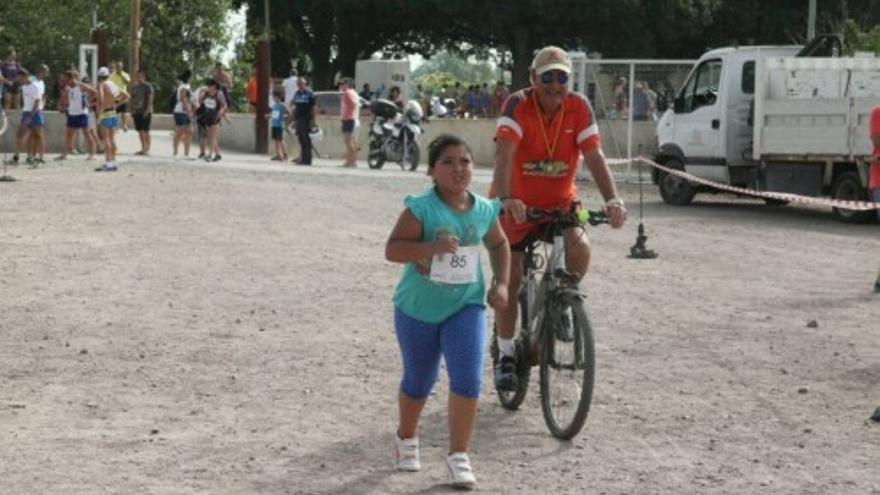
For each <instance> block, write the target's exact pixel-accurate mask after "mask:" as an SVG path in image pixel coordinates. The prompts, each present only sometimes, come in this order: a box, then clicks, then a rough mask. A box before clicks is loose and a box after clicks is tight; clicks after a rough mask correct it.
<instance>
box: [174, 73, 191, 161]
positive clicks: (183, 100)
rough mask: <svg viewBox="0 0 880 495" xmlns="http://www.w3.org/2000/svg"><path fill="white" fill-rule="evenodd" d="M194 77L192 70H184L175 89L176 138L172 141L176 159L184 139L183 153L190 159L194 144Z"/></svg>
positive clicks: (178, 77)
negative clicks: (191, 84) (192, 81)
mask: <svg viewBox="0 0 880 495" xmlns="http://www.w3.org/2000/svg"><path fill="white" fill-rule="evenodd" d="M191 79H192V71H190V70H189V69H187V70H185V71H183V72H182V73H181V74H180V75H179V76H177V80H178V81H179V82H178V85H177V89H176V90H174V98H173V101H174V107H173V108H172V112H173V113H174V139H173V141H172V146H173V154H174V157H173V159H174V160H177V149H178V148H179V146H180V142H181V141H183V155H184V157H185V158H186V159H187V160H189V159H190V157H189V148H190V146H191V145H192V127H191V125H192V115H193V114H192V111H193V108H192V90H191V89H190V87H189V81H190V80H191Z"/></svg>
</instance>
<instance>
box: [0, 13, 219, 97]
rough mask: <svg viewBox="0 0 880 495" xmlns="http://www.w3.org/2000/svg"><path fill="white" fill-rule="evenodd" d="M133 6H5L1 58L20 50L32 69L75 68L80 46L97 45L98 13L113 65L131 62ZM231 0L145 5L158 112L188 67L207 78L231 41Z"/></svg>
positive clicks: (145, 49) (144, 42)
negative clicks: (94, 42) (95, 23)
mask: <svg viewBox="0 0 880 495" xmlns="http://www.w3.org/2000/svg"><path fill="white" fill-rule="evenodd" d="M130 3H131V2H127V1H119V0H2V2H0V51H2V52H3V53H2V54H0V56H3V57H4V58H5V55H6V53H5V52H7V51H8V48H15V49H16V51H17V52H18V55H19V60H20V61H21V63H22V64H23V65H24V66H25V67H27V68H29V69H31V68H34V67H35V66H36V65H38V64H43V63H45V64H46V65H48V66H49V67H50V69H51V70H52V72H53V73H55V74H57V73H58V72H60V71H62V70H65V69H67V68H68V67H70V66H71V64H73V65H75V64H76V63H77V61H78V57H79V45H80V44H82V43H90V42H91V32H92V13H93V12H95V11H96V12H97V20H98V23H99V27H100V28H101V29H104V30H105V31H106V32H107V34H108V37H107V38H108V51H109V54H108V55H109V56H110V59H111V60H123V61H127V60H128V49H129V41H130V34H129V30H130V21H129V19H130V17H129V9H130ZM230 3H231V0H187V1H185V2H181V1H180V0H152V1H149V2H143V3H142V5H143V8H142V19H143V20H142V23H141V25H142V31H141V57H140V60H141V65H142V66H143V67H145V68H147V69H148V70H149V74H150V78H151V80H152V82H154V84H156V85H157V87H158V90H159V91H158V93H157V99H156V101H157V108H156V109H157V110H158V111H160V112H161V111H167V110H166V109H165V108H164V105H163V103H164V102H165V101H167V99H168V98H169V97H170V95H171V92H172V88H173V87H174V80H175V76H176V74H178V73H179V72H180V71H181V70H182V69H183V68H184V67H189V68H191V69H193V72H194V73H196V74H198V75H207V73H208V69H209V68H210V67H211V66H212V65H213V63H214V60H213V56H214V55H215V54H218V53H217V52H218V47H225V46H226V43H227V41H228V39H229V33H228V29H227V27H226V16H227V14H228V13H229V6H230Z"/></svg>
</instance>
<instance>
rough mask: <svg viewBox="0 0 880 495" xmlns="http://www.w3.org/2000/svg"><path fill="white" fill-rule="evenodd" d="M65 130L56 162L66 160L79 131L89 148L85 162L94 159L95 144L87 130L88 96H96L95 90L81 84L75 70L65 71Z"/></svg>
mask: <svg viewBox="0 0 880 495" xmlns="http://www.w3.org/2000/svg"><path fill="white" fill-rule="evenodd" d="M64 91H67V101H68V106H67V129H66V132H65V134H64V149H63V150H62V151H61V155H60V156H59V157H58V158H56V160H58V161H63V160H66V159H67V154H68V153H70V150H71V149H72V148H73V140H74V138H75V137H76V131H81V132H82V134H83V138H84V139H85V141H86V144H87V145H88V147H89V156H88V158H87V160H93V159H94V158H95V147H96V146H97V143H95V140H94V139H92V134H91V133H90V132H88V128H89V101H88V98H89V97H88V95H93V94H96V91H95V88H93V87H91V86H89V85H87V84H83V82H82V81H80V79H79V73H78V72H77V71H75V70H69V71H67V86H65V88H64Z"/></svg>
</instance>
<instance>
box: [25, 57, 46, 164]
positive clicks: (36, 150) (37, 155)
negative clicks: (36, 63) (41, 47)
mask: <svg viewBox="0 0 880 495" xmlns="http://www.w3.org/2000/svg"><path fill="white" fill-rule="evenodd" d="M48 76H49V67H48V66H46V65H41V66H40V67H39V68H37V79H36V80H35V81H34V85H35V86H36V87H37V90H38V96H37V98H36V101H35V102H34V103H35V108H36V110H35V112H37V113H38V114H39V116H40V118H39V123H36V122H32V125H31V138H30V146H29V154H30V155H31V156H32V157H34V159H33V164H32V165H38V164H41V163H46V161H45V160H44V159H43V158H44V156H45V154H46V139H45V137H44V135H43V126H44V125H45V122H46V118H45V117H44V116H43V107H45V106H46V77H48Z"/></svg>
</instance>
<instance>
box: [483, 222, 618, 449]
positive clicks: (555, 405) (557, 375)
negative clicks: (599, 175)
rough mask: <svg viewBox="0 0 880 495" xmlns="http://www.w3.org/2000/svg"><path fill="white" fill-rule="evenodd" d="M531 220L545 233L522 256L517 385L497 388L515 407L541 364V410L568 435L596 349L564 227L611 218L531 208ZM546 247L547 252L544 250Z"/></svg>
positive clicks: (579, 420) (585, 396)
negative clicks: (569, 268) (571, 269)
mask: <svg viewBox="0 0 880 495" xmlns="http://www.w3.org/2000/svg"><path fill="white" fill-rule="evenodd" d="M526 217H527V219H528V220H529V221H530V222H538V223H540V224H541V225H545V226H546V229H545V236H544V239H546V240H548V242H552V244H551V247H550V252H549V254H548V253H547V244H545V243H544V241H542V240H541V239H537V240H535V241H534V242H531V243H529V244H528V245H527V246H526V249H525V252H524V256H523V276H522V285H521V288H520V291H519V294H518V302H519V309H520V311H519V315H520V320H519V321H520V331H519V335H518V336H517V338H516V341H515V352H516V362H517V370H516V373H517V377H518V379H519V380H518V381H519V384H518V386H517V389H516V390H513V391H505V390H496V391H497V393H498V398H499V400H500V401H501V405H502V406H503V407H504V408H506V409H510V410H516V409H518V408H519V406H520V405H521V404H522V402H523V400H524V399H525V397H526V392H527V390H528V386H529V376H530V374H531V368H532V367H533V366H538V367H539V374H538V376H539V382H540V395H541V411H542V413H543V415H544V422H545V423H546V424H547V428H548V429H549V430H550V433H551V434H552V435H553V436H555V437H556V438H559V439H562V440H568V439H571V438H572V437H574V436H575V435H577V434H578V432H580V430H581V428H582V427H583V426H584V422H585V421H586V419H587V413H589V410H590V402H591V401H592V397H593V380H594V374H595V367H596V355H595V348H594V343H593V331H592V328H591V326H590V319H589V315H588V313H587V309H586V306H585V304H584V301H585V299H586V294H584V293H583V292H582V291H581V289H580V287H579V286H578V276H577V274H572V273H569V272H568V271H567V270H566V269H565V243H564V240H563V234H562V233H563V231H564V230H565V229H566V228H569V227H584V226H585V224H587V223H589V224H590V225H593V226H596V225H600V224H606V223H608V217H607V215H606V214H605V213H604V212H601V211H588V210H579V211H576V210H575V208H572V209H571V210H570V211H564V210H542V209H535V208H529V209H528V210H527V214H526ZM542 253H543V254H542ZM490 353H491V356H492V361H493V364H494V363H497V362H498V359H499V353H498V336H497V330H495V329H493V335H492V345H491V348H490Z"/></svg>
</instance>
